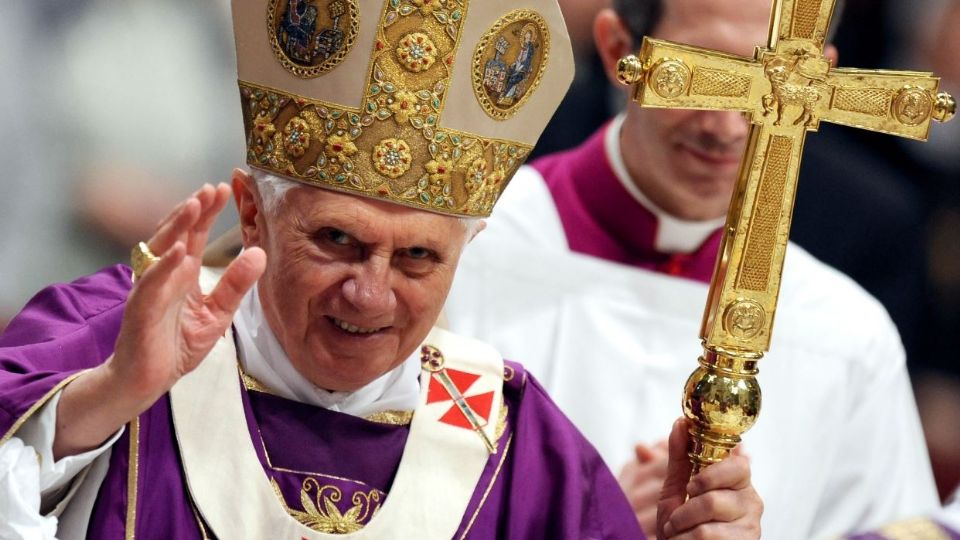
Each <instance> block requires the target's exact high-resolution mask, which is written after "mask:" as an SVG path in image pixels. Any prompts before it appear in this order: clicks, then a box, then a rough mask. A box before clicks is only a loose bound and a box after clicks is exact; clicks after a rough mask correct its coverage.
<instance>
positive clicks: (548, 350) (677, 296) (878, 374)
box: [447, 0, 937, 540]
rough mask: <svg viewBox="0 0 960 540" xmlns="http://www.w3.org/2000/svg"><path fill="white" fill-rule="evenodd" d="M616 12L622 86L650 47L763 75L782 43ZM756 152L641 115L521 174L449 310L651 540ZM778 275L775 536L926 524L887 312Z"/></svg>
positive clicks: (854, 294)
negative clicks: (526, 370) (611, 487)
mask: <svg viewBox="0 0 960 540" xmlns="http://www.w3.org/2000/svg"><path fill="white" fill-rule="evenodd" d="M613 5H614V9H613V10H605V11H603V12H601V13H600V14H599V15H598V16H597V19H596V22H595V25H594V36H595V39H596V44H597V50H598V52H599V54H600V57H601V58H602V60H603V62H604V65H605V67H606V70H607V73H608V76H609V78H610V80H611V81H612V82H613V83H614V84H616V65H617V62H618V60H619V59H620V58H622V57H623V56H626V55H628V54H630V53H632V52H634V51H635V50H636V49H637V48H638V47H639V44H640V39H641V38H642V36H644V35H650V36H652V37H656V38H661V39H665V40H670V41H675V42H680V43H686V44H690V45H694V46H701V47H706V48H711V49H716V50H720V51H724V52H728V53H734V54H738V55H741V56H746V57H752V56H753V54H754V50H755V47H756V46H757V45H760V44H765V43H766V42H767V39H768V32H769V29H770V10H771V2H770V0H749V1H743V2H718V1H715V0H672V1H669V2H666V1H662V0H617V1H615V2H614V4H613ZM836 54H837V53H836V49H835V48H833V47H832V46H830V47H828V55H832V58H833V59H834V60H836ZM754 84H766V83H765V82H760V83H754ZM618 88H620V89H622V90H623V91H624V93H625V94H627V93H628V92H629V89H627V88H626V87H623V86H619V85H618ZM605 91H606V89H605V88H597V89H596V93H597V99H602V95H603V93H604V92H605ZM748 133H749V126H748V124H747V121H746V120H745V119H744V117H743V115H742V114H740V113H737V112H705V111H694V110H683V111H678V110H662V109H641V108H640V107H639V106H638V105H636V104H635V103H632V102H631V103H630V104H629V105H628V106H627V108H626V111H625V112H624V113H623V114H621V115H620V116H618V117H616V118H615V119H614V120H613V121H612V122H610V123H609V124H608V125H606V126H605V127H603V128H602V129H601V130H600V131H598V132H597V133H596V134H595V135H594V136H593V137H592V138H591V139H590V140H588V141H587V142H585V143H584V144H583V145H581V146H580V147H578V148H575V149H573V150H571V151H568V152H565V153H561V154H556V155H553V156H548V157H545V158H543V159H540V160H537V161H535V162H533V163H532V164H531V166H529V167H524V168H523V169H521V170H520V172H519V173H518V174H517V176H516V178H514V181H513V184H511V187H510V190H508V191H507V192H506V193H505V195H504V197H503V199H502V200H501V201H500V203H499V204H498V205H497V210H496V212H495V213H494V217H493V219H491V221H490V227H489V228H488V229H487V230H486V231H485V232H484V234H483V235H482V236H480V237H479V238H478V239H477V241H476V242H474V244H473V245H472V246H471V249H470V250H469V251H468V252H467V253H466V254H465V256H464V259H463V261H462V262H461V268H460V271H459V272H458V274H457V278H456V280H455V283H454V288H453V290H452V292H451V295H450V298H449V300H448V304H447V315H448V318H449V322H450V325H451V328H452V329H453V330H455V331H457V332H462V333H466V334H470V335H475V336H477V337H479V338H481V339H484V340H486V341H488V342H490V343H492V344H493V345H494V346H496V347H497V348H498V349H499V350H501V351H503V352H504V354H506V355H508V356H510V357H516V358H522V359H523V360H524V362H526V365H527V366H528V367H530V368H531V369H532V370H533V371H534V372H536V373H537V374H538V376H539V377H540V380H541V381H543V383H544V386H545V387H546V388H547V390H548V391H549V392H550V395H551V396H552V397H553V398H554V399H555V400H556V402H557V404H558V405H559V406H560V408H561V410H563V411H564V413H566V414H567V415H568V416H569V417H570V418H571V419H572V420H573V422H574V423H575V424H576V425H577V426H578V427H579V428H580V429H581V430H582V431H583V433H584V434H585V435H586V436H587V438H588V439H589V440H590V442H592V443H593V444H594V445H596V447H597V449H598V450H599V451H600V454H601V455H602V456H603V458H604V460H605V461H606V462H607V464H608V465H609V466H610V467H611V468H613V469H614V470H619V469H621V468H622V469H623V473H622V474H621V477H620V480H621V483H622V484H623V487H624V489H625V490H626V492H627V495H628V498H629V499H630V501H631V503H632V504H633V505H634V508H635V510H636V511H637V516H638V519H639V520H640V521H641V523H642V524H643V526H644V529H645V530H647V531H648V532H652V531H653V530H654V528H655V523H656V521H655V520H656V504H657V499H658V496H659V493H660V488H661V485H662V480H663V476H664V474H665V472H666V462H667V445H666V443H665V442H664V441H665V439H666V438H667V434H668V433H669V432H670V426H671V424H672V423H673V421H674V417H675V416H676V414H677V411H679V410H680V401H681V399H680V398H681V396H682V390H683V386H684V383H685V382H686V380H687V377H688V376H689V375H690V373H691V372H692V371H693V369H694V368H695V366H696V359H697V357H699V356H700V355H701V353H702V347H701V346H700V343H699V342H698V340H697V338H696V336H698V335H699V330H700V322H701V320H702V317H703V306H704V304H705V303H706V298H707V291H708V282H709V280H710V278H711V276H712V273H713V269H714V264H715V262H716V258H717V250H718V246H719V243H720V238H721V235H722V226H723V224H724V221H725V215H726V212H727V208H728V206H729V203H730V196H731V193H732V192H733V186H734V184H735V181H736V179H737V173H738V169H739V166H740V161H741V159H742V157H743V153H744V149H745V146H746V142H747V135H748ZM785 268H786V271H785V273H784V276H783V282H782V288H781V291H780V302H779V306H778V309H777V314H776V315H777V328H776V331H775V332H774V335H773V342H772V344H771V348H770V353H769V354H768V355H767V356H766V357H765V359H764V360H763V362H761V363H760V375H759V381H760V385H761V387H762V389H763V417H762V418H761V420H760V421H759V422H758V423H757V425H756V426H755V427H754V428H753V429H752V430H751V431H749V432H747V433H746V435H745V436H744V444H743V446H744V448H745V450H746V452H747V454H749V455H750V457H751V459H752V461H751V463H752V466H753V478H754V481H755V484H756V486H757V490H758V491H759V492H760V494H761V496H762V497H763V500H764V504H765V508H766V510H765V512H764V523H763V531H764V536H765V537H768V538H775V539H777V540H809V539H811V538H823V537H830V536H834V537H835V536H838V535H841V534H844V533H847V532H850V531H854V530H862V529H864V528H871V527H876V526H880V525H882V524H884V523H888V522H890V521H894V520H897V519H900V518H904V517H908V516H911V515H920V514H923V513H927V512H930V511H933V509H935V508H936V507H937V498H936V491H935V488H934V484H933V478H932V476H931V472H930V463H929V460H928V457H927V452H926V448H925V446H924V442H923V434H922V432H921V429H920V424H919V421H918V418H917V411H916V404H915V403H914V399H913V395H912V393H911V389H910V383H909V379H908V376H907V372H906V369H905V362H904V352H903V347H902V345H901V343H900V339H899V337H898V335H897V331H896V328H895V327H894V326H893V324H892V323H891V321H890V318H889V317H888V315H887V313H886V311H885V310H884V309H883V307H882V306H881V305H880V304H879V303H878V302H877V301H876V300H874V299H873V298H872V297H870V296H869V295H868V294H867V293H866V292H864V291H863V290H862V289H861V288H860V287H858V286H857V285H855V284H854V283H853V282H852V281H851V280H850V279H848V278H847V277H845V276H843V275H841V274H840V273H839V272H837V271H835V270H833V269H831V268H829V267H827V266H826V265H824V264H822V263H820V262H818V261H817V260H816V259H814V258H813V257H811V256H810V255H809V254H808V253H806V252H805V251H804V250H803V249H802V248H800V247H798V246H796V245H793V244H791V245H790V247H789V248H788V251H787V255H786V263H785Z"/></svg>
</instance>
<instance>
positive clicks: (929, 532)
mask: <svg viewBox="0 0 960 540" xmlns="http://www.w3.org/2000/svg"><path fill="white" fill-rule="evenodd" d="M911 530H912V531H918V530H919V531H923V532H914V533H912V534H911V533H910V532H906V533H905V534H906V535H907V536H903V535H894V534H883V533H877V532H869V533H863V534H855V535H853V536H847V537H845V538H846V540H896V539H897V538H915V539H917V540H925V539H932V538H948V539H949V540H960V532H957V531H955V530H953V529H951V528H950V527H948V526H946V525H944V524H942V523H937V522H936V521H933V520H929V521H923V522H914V523H912V524H911Z"/></svg>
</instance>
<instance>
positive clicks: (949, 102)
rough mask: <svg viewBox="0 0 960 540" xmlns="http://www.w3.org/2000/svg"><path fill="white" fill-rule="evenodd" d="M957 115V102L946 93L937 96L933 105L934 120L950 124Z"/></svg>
mask: <svg viewBox="0 0 960 540" xmlns="http://www.w3.org/2000/svg"><path fill="white" fill-rule="evenodd" d="M956 114H957V100H956V99H954V98H953V96H951V95H950V94H948V93H946V92H940V93H939V94H937V99H936V102H935V103H934V104H933V119H934V120H936V121H937V122H949V121H950V120H952V119H953V117H954V115H956Z"/></svg>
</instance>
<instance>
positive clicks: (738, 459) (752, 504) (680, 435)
mask: <svg viewBox="0 0 960 540" xmlns="http://www.w3.org/2000/svg"><path fill="white" fill-rule="evenodd" d="M687 427H688V424H687V421H686V420H684V419H681V420H678V421H677V423H675V424H674V425H673V431H672V432H671V433H670V439H669V454H670V462H669V465H668V466H667V478H666V481H665V482H664V485H663V492H662V493H661V495H660V503H659V505H658V509H657V510H658V511H657V538H658V539H660V540H667V539H676V540H693V539H697V540H708V539H718V540H719V539H728V538H736V539H738V540H741V539H742V540H750V539H754V538H760V516H761V515H762V514H763V501H761V500H760V496H759V495H758V494H757V492H756V490H754V489H753V484H752V483H751V481H750V462H749V460H748V459H747V458H746V457H745V456H743V455H740V454H738V453H736V452H735V453H734V454H733V455H731V456H730V457H729V458H727V459H725V460H724V461H722V462H720V463H717V464H715V465H711V466H709V467H707V468H706V469H704V470H702V471H700V472H699V473H698V474H697V475H696V476H694V477H693V478H690V473H691V471H692V468H693V467H692V465H691V464H690V461H689V459H688V458H687V438H688V436H689V435H688V433H687Z"/></svg>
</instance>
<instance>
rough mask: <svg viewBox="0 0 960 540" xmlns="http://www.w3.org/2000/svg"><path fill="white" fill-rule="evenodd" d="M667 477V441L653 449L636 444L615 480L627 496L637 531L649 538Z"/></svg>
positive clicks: (655, 525)
mask: <svg viewBox="0 0 960 540" xmlns="http://www.w3.org/2000/svg"><path fill="white" fill-rule="evenodd" d="M666 477H667V441H665V440H664V441H660V442H659V443H657V444H656V445H654V446H647V445H644V444H638V445H636V447H634V459H632V460H631V461H629V462H628V463H627V464H626V465H624V466H623V469H622V470H621V471H620V475H619V476H618V477H617V480H618V482H619V483H620V488H621V489H622V490H623V492H624V493H625V494H626V495H627V500H628V501H630V506H631V507H632V508H633V511H634V513H635V514H636V516H637V521H639V522H640V528H642V529H643V532H644V533H645V534H646V535H647V537H649V538H653V537H654V535H656V532H657V502H658V501H659V500H660V490H661V489H662V488H663V481H664V479H665V478H666Z"/></svg>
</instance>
